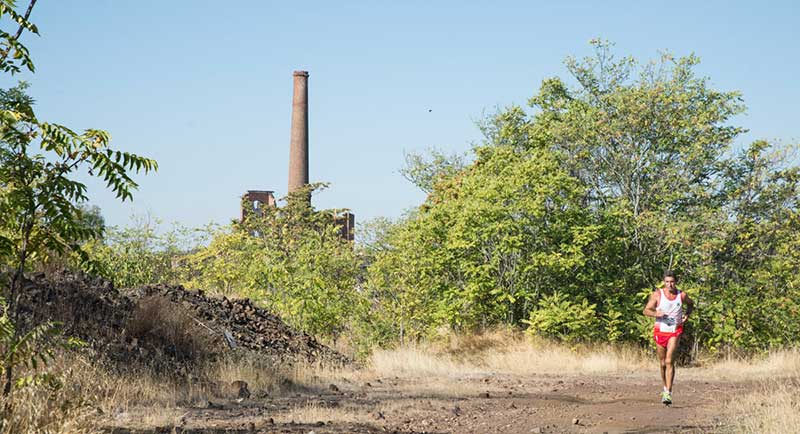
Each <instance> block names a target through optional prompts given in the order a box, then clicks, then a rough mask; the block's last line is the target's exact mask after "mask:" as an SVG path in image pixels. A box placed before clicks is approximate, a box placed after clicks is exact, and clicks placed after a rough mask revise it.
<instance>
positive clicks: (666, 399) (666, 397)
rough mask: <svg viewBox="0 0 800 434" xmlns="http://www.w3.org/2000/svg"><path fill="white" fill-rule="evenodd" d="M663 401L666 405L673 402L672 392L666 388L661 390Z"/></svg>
mask: <svg viewBox="0 0 800 434" xmlns="http://www.w3.org/2000/svg"><path fill="white" fill-rule="evenodd" d="M661 403H662V404H664V405H670V404H672V394H671V393H669V392H667V391H666V390H665V391H663V392H661Z"/></svg>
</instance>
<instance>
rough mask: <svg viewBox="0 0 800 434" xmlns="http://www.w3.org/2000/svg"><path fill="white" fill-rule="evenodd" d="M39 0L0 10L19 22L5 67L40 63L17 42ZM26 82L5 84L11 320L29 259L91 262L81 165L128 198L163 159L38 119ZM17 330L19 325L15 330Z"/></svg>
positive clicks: (1, 146) (2, 212) (0, 167)
mask: <svg viewBox="0 0 800 434" xmlns="http://www.w3.org/2000/svg"><path fill="white" fill-rule="evenodd" d="M34 3H35V2H33V1H32V2H31V3H30V6H29V8H28V11H27V13H26V15H25V16H21V15H19V14H18V13H16V12H15V11H14V9H13V7H14V3H13V2H11V1H3V2H1V3H0V18H5V17H6V16H8V17H10V18H11V19H12V20H14V21H15V22H16V23H18V24H19V25H20V30H19V31H18V32H17V33H16V34H15V35H11V34H9V33H7V32H5V31H3V32H0V39H2V41H3V42H2V43H0V67H2V69H3V70H4V71H6V72H11V73H15V72H18V71H19V70H20V66H22V67H25V68H27V69H28V70H30V71H31V72H33V70H34V68H33V63H32V61H31V60H30V57H29V56H28V51H27V49H26V48H25V47H24V45H22V44H21V43H20V42H19V36H20V35H21V33H22V29H27V30H29V31H31V32H34V33H35V32H36V31H37V30H36V27H35V26H33V25H32V24H30V23H29V22H28V20H27V16H28V15H29V14H30V9H32V7H33V4H34ZM26 88H27V85H26V84H25V83H20V85H18V86H16V87H14V88H12V89H8V90H3V91H2V92H0V216H2V219H1V220H0V258H2V259H3V260H4V261H6V262H7V263H9V264H11V265H12V266H13V268H14V271H13V274H12V277H11V282H10V285H9V288H8V292H7V300H8V303H9V308H8V311H9V312H10V317H11V322H12V323H14V322H16V320H17V312H18V309H17V296H18V293H19V290H20V287H21V282H22V279H23V273H24V272H25V270H26V267H27V266H28V264H29V263H30V261H31V260H36V259H43V258H46V257H47V256H48V255H51V254H53V253H55V254H63V253H64V252H66V251H73V252H76V253H77V254H79V255H80V256H81V257H82V259H83V263H84V264H88V257H87V256H86V255H85V252H83V250H82V249H81V245H80V241H83V240H86V239H89V238H92V237H94V236H99V235H101V233H100V230H101V228H100V227H99V226H97V225H86V224H83V223H84V222H83V216H84V213H83V212H82V210H81V208H80V204H81V203H82V202H85V201H87V200H88V197H87V196H86V186H85V185H84V184H83V183H81V182H79V181H77V180H75V179H73V177H74V175H75V173H76V172H77V171H78V170H85V171H86V172H88V173H89V175H92V176H95V177H99V178H102V179H103V180H104V181H105V182H106V186H107V188H109V189H110V190H111V191H113V192H114V193H116V196H117V197H118V198H119V199H121V200H122V201H125V200H130V199H132V197H133V196H132V193H133V191H134V190H135V189H136V187H137V184H136V183H135V182H134V181H133V179H132V178H131V177H130V176H129V172H140V171H143V172H145V173H147V172H150V171H153V170H156V169H157V167H158V166H157V163H156V162H155V161H154V160H151V159H148V158H144V157H140V156H138V155H135V154H132V153H128V152H122V151H117V150H114V149H112V148H110V146H109V143H110V136H109V135H108V133H107V132H105V131H102V130H96V129H88V130H86V131H84V132H83V133H80V134H79V133H76V132H74V131H72V130H71V129H69V128H67V127H65V126H62V125H58V124H54V123H48V122H43V121H40V120H39V119H38V118H37V117H36V115H35V114H34V110H33V104H34V101H33V99H32V98H31V97H30V96H28V95H27V94H26V93H25V90H26ZM15 330H16V329H15ZM18 337H19V334H18V333H17V332H15V334H14V338H18ZM5 374H6V375H5V377H6V382H5V387H4V390H3V392H4V394H5V395H8V394H9V393H10V392H11V387H12V378H13V374H12V369H11V367H10V366H9V367H8V368H7V369H6V371H5Z"/></svg>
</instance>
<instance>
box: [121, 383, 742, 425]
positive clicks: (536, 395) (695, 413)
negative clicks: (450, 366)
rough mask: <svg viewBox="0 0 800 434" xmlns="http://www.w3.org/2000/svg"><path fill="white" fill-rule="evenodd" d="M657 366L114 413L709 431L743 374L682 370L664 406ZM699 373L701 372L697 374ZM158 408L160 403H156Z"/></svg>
mask: <svg viewBox="0 0 800 434" xmlns="http://www.w3.org/2000/svg"><path fill="white" fill-rule="evenodd" d="M657 375H658V373H657V371H656V369H655V368H654V369H652V372H647V373H636V374H633V373H632V374H630V375H608V374H605V375H603V374H601V375H585V374H584V375H573V374H570V375H565V376H558V375H552V374H550V375H545V374H542V375H536V376H519V375H506V374H503V375H499V374H475V375H471V376H469V377H465V378H402V379H401V378H398V377H393V378H376V377H374V376H372V377H370V376H368V375H364V376H361V377H359V378H358V379H357V380H354V379H352V378H351V379H341V380H340V381H338V382H337V381H335V380H334V383H329V384H327V385H325V384H320V385H319V386H317V387H305V388H298V389H297V390H296V391H294V392H293V393H290V394H286V393H283V394H282V395H281V396H279V397H271V396H268V395H266V394H264V393H261V394H259V393H254V394H253V395H254V396H251V397H250V398H248V399H243V400H241V401H240V402H238V401H237V400H236V399H230V400H219V401H211V402H209V401H205V402H199V403H196V404H195V405H192V406H187V407H186V408H181V409H179V411H177V412H176V413H175V416H174V419H173V422H172V423H163V424H160V425H152V424H151V425H150V426H147V425H146V424H143V423H142V422H141V421H142V420H144V419H145V417H144V416H145V415H146V413H147V411H148V410H147V409H141V410H137V411H132V412H130V413H125V414H118V415H114V416H113V417H111V418H110V419H109V425H108V426H107V427H106V430H107V432H110V433H114V434H128V433H131V434H133V433H136V434H140V433H142V434H143V433H173V432H174V433H306V434H308V433H314V434H322V433H387V432H388V433H418V434H421V433H509V434H512V433H526V434H528V433H598V434H599V433H711V432H720V431H721V430H723V429H724V427H723V423H724V417H723V416H722V406H723V404H724V400H725V399H726V397H728V396H731V394H732V393H734V392H736V391H737V390H746V389H747V385H746V384H745V383H730V382H720V381H705V380H703V379H702V378H703V374H702V371H700V370H699V369H689V368H687V369H682V370H679V371H678V377H677V379H676V386H675V388H674V393H673V394H674V405H672V406H671V407H665V406H664V405H662V404H661V403H660V402H659V400H658V398H659V393H660V389H661V385H660V380H659V379H658V378H657ZM698 379H700V380H698ZM154 411H156V410H155V409H154Z"/></svg>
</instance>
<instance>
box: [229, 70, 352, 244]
mask: <svg viewBox="0 0 800 434" xmlns="http://www.w3.org/2000/svg"><path fill="white" fill-rule="evenodd" d="M293 81H294V91H293V95H292V124H291V133H290V139H289V183H288V190H287V195H289V194H292V193H293V192H296V191H298V190H299V189H302V188H303V187H304V186H306V185H308V180H309V178H308V160H309V152H308V71H294V74H293ZM274 193H275V191H274V190H247V192H245V193H244V195H242V201H241V203H242V207H241V219H242V220H244V218H245V216H246V215H247V213H250V212H254V213H258V212H259V210H260V209H262V208H263V207H274V206H277V203H276V201H275V194H274ZM305 200H308V201H311V197H310V196H309V197H307V198H306V199H305ZM330 213H331V217H332V218H333V219H334V222H335V224H336V225H337V226H338V227H339V228H340V232H341V236H342V238H344V239H346V240H348V241H353V239H354V238H355V215H354V214H353V213H350V212H334V211H330Z"/></svg>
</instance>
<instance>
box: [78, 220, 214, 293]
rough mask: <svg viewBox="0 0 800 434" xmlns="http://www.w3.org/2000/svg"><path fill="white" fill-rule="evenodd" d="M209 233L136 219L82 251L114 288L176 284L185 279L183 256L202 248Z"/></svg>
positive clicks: (107, 231) (207, 228) (206, 229)
mask: <svg viewBox="0 0 800 434" xmlns="http://www.w3.org/2000/svg"><path fill="white" fill-rule="evenodd" d="M212 231H213V229H212V228H211V227H210V226H209V227H206V228H199V229H194V230H193V229H188V228H185V227H183V226H180V225H177V224H176V225H173V226H172V227H171V228H170V229H163V228H162V227H161V221H160V220H158V219H154V218H151V217H150V216H137V217H134V219H133V224H132V225H131V226H128V227H124V228H118V227H109V228H107V229H106V231H105V236H104V237H103V238H102V239H95V240H92V241H90V242H88V243H86V244H85V245H84V246H83V248H84V250H86V252H87V253H88V254H89V256H90V257H91V258H92V261H93V263H94V264H95V268H96V270H97V272H98V273H99V274H101V275H103V276H104V277H106V278H108V279H110V280H111V281H112V282H114V284H115V285H116V286H118V287H123V288H131V287H137V286H143V285H152V284H159V283H163V284H174V285H177V284H179V283H181V282H182V281H183V279H185V278H186V273H187V270H186V269H185V267H184V266H183V265H182V261H183V258H184V256H185V255H186V254H187V252H189V251H191V250H193V249H196V248H197V247H198V246H200V245H202V244H203V243H204V242H205V241H206V239H207V238H208V237H209V236H210V235H209V234H210V233H211V232H212Z"/></svg>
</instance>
